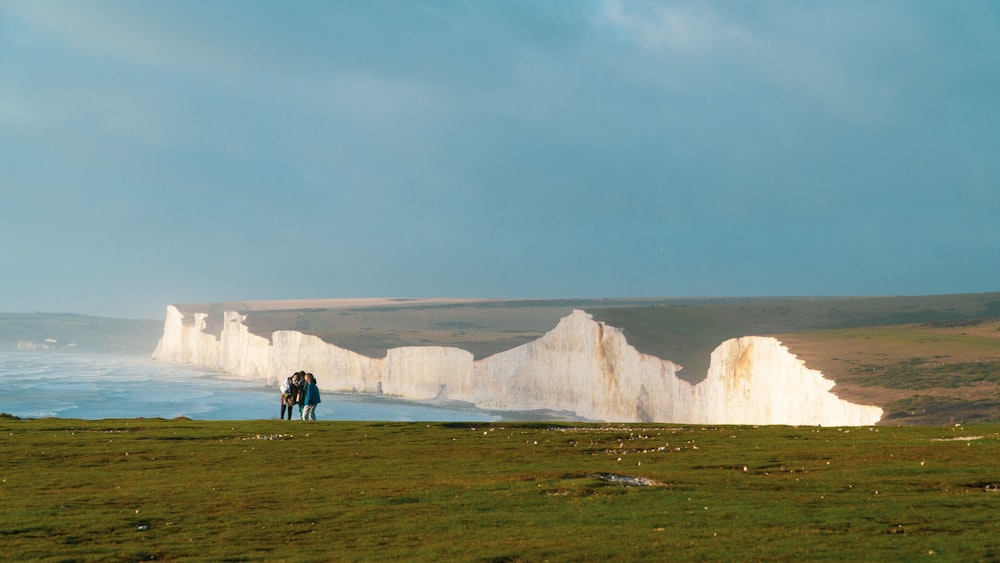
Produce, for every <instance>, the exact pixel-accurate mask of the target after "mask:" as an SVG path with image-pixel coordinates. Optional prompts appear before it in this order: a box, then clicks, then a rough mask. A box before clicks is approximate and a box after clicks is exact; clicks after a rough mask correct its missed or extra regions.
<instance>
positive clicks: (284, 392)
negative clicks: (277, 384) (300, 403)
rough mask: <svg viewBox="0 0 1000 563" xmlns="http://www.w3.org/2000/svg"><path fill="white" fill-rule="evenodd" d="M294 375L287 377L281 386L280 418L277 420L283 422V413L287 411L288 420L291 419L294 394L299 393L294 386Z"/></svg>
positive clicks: (296, 386) (297, 388)
mask: <svg viewBox="0 0 1000 563" xmlns="http://www.w3.org/2000/svg"><path fill="white" fill-rule="evenodd" d="M297 375H298V374H296V375H289V376H288V379H286V380H285V381H284V382H283V383H282V384H281V416H279V417H278V420H285V411H286V410H287V411H288V420H291V419H292V407H293V406H295V394H296V393H298V392H299V387H298V385H296V384H295V381H294V380H295V378H296V377H297Z"/></svg>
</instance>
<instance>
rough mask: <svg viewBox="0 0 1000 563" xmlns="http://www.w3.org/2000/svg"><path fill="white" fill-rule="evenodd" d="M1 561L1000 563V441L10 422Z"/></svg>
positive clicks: (740, 431)
mask: <svg viewBox="0 0 1000 563" xmlns="http://www.w3.org/2000/svg"><path fill="white" fill-rule="evenodd" d="M0 435H2V436H3V438H2V440H0V501H2V503H3V511H2V512H0V538H2V540H0V541H2V545H3V548H4V558H6V559H9V560H43V561H116V560H117V561H139V560H156V561H175V560H186V559H198V560H215V561H252V560H313V561H318V560H339V561H372V560H379V561H388V560H398V561H439V560H451V561H642V560H649V561H664V560H706V559H707V560H719V559H726V560H737V559H739V560H762V559H763V560H802V559H828V560H838V561H840V560H845V561H849V560H855V561H857V560H866V561H888V560H892V561H900V560H915V559H921V558H924V557H935V558H943V559H945V560H952V561H995V560H997V559H998V558H1000V534H998V533H997V532H998V531H1000V529H998V528H1000V524H998V523H997V520H996V518H995V514H996V511H997V510H998V509H1000V492H998V491H1000V466H997V464H996V460H997V459H998V457H1000V425H996V424H990V425H971V426H959V427H956V426H918V427H871V428H820V427H784V426H769V427H749V426H676V425H650V424H569V423H560V424H547V423H539V424H528V423H518V424H498V423H493V424H466V423H450V424H433V423H432V424H428V423H376V422H316V423H302V422H298V421H296V422H291V421H285V422H281V421H238V422H218V421H213V422H202V421H191V420H185V419H179V420H158V419H157V420H150V419H134V420H100V421H80V420H58V419H44V420H18V419H14V418H12V417H0Z"/></svg>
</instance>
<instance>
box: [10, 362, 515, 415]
mask: <svg viewBox="0 0 1000 563" xmlns="http://www.w3.org/2000/svg"><path fill="white" fill-rule="evenodd" d="M322 399H323V402H322V403H320V405H319V407H318V408H317V409H316V418H317V419H318V420H385V421H428V422H430V421H438V422H449V421H469V422H476V421H490V420H499V419H500V417H499V416H496V415H495V414H492V413H488V412H486V411H481V410H478V409H474V408H463V407H460V406H455V407H442V406H436V405H426V404H421V403H413V402H406V401H398V400H392V399H388V398H381V397H365V396H361V395H355V394H343V393H332V392H323V393H322ZM279 411H280V403H279V392H278V389H277V388H276V387H267V386H266V385H263V384H261V383H255V382H252V381H246V380H242V379H234V378H227V377H225V376H224V375H221V374H219V373H216V372H212V371H209V370H204V369H200V368H196V367H190V366H180V365H172V364H164V363H160V362H154V361H153V360H151V359H148V358H145V357H141V356H114V355H103V354H87V353H69V352H27V351H11V352H0V413H8V414H12V415H15V416H18V417H21V418H44V417H57V418H80V419H88V420H96V419H102V418H138V417H145V418H157V417H158V418H175V417H180V416H184V417H188V418H191V419H195V420H256V419H277V418H278V415H279ZM296 414H298V410H297V409H296Z"/></svg>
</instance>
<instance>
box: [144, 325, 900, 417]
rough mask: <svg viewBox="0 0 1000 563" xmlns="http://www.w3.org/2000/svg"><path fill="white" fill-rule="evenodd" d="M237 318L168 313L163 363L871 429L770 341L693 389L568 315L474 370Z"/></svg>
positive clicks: (874, 410) (336, 386)
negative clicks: (358, 348) (258, 328)
mask: <svg viewBox="0 0 1000 563" xmlns="http://www.w3.org/2000/svg"><path fill="white" fill-rule="evenodd" d="M244 320H245V317H243V316H242V315H240V314H239V313H235V312H230V313H226V314H225V319H224V324H223V328H222V331H221V335H220V336H219V337H218V338H216V337H215V336H213V335H211V334H208V333H206V332H205V326H206V317H205V315H204V314H202V313H196V314H194V315H191V316H188V317H186V316H185V315H183V314H182V313H181V312H180V311H179V310H178V309H176V308H175V307H172V306H171V307H168V310H167V319H166V322H165V324H164V331H163V337H162V338H161V339H160V343H159V345H158V346H157V348H156V351H155V352H154V355H153V356H154V358H155V359H157V360H161V361H168V362H179V363H188V364H195V365H199V366H204V367H208V368H211V369H216V370H220V371H224V372H227V373H230V374H232V375H236V376H240V377H246V378H251V379H257V380H262V381H264V382H266V383H267V384H270V385H275V384H277V382H278V381H279V380H280V379H283V378H285V377H287V376H288V375H289V374H291V373H293V372H295V371H298V370H306V371H310V372H312V373H315V374H316V376H317V379H318V380H319V385H320V387H321V388H323V389H325V390H331V391H354V392H359V393H368V394H386V395H393V396H398V397H402V398H408V399H414V400H431V399H448V400H456V401H464V402H468V403H472V404H475V405H476V406H477V407H480V408H484V409H491V410H519V411H520V410H542V409H544V410H551V411H569V412H572V413H574V414H575V415H576V416H579V417H582V418H586V419H591V420H604V421H621V422H626V421H636V422H639V421H647V422H654V421H655V422H675V423H693V424H820V425H828V426H838V425H868V424H874V423H875V422H877V421H878V420H879V419H880V418H881V416H882V410H881V409H880V408H878V407H872V406H864V405H856V404H853V403H850V402H847V401H844V400H841V399H839V398H838V397H837V396H836V395H834V394H833V393H831V391H830V389H831V388H832V387H833V385H834V383H833V382H832V381H830V380H828V379H826V378H825V377H823V375H822V374H821V373H819V372H817V371H815V370H811V369H808V368H807V367H806V366H805V365H804V364H803V363H802V362H801V361H800V360H798V359H797V358H796V357H795V356H794V355H792V354H791V353H789V352H788V350H787V349H786V348H785V347H784V346H782V345H781V343H780V342H779V341H777V340H776V339H774V338H765V337H755V336H748V337H743V338H739V339H733V340H728V341H726V342H723V343H722V344H721V345H720V346H719V347H718V348H717V349H716V350H715V351H714V352H713V353H712V363H711V365H710V367H709V371H708V374H707V377H706V378H705V379H704V380H703V381H701V382H700V383H698V384H691V383H688V382H686V381H684V380H683V379H680V378H678V377H677V375H676V374H677V371H678V370H679V369H680V366H678V365H676V364H674V363H673V362H671V361H669V360H664V359H661V358H657V357H654V356H650V355H646V354H642V353H640V352H638V351H637V350H636V349H635V348H634V347H632V346H631V345H629V344H628V342H627V341H626V339H625V336H624V334H623V333H622V331H621V330H619V329H617V328H614V327H611V326H608V325H606V324H604V323H601V322H597V321H594V320H593V318H592V317H591V316H590V315H589V314H587V313H585V312H583V311H574V312H573V313H572V314H570V315H568V316H567V317H565V318H563V319H562V320H561V321H560V322H559V324H558V325H557V326H556V327H555V328H554V329H552V330H551V331H549V332H548V333H546V334H545V335H544V336H542V337H541V338H539V339H538V340H535V341H532V342H529V343H527V344H524V345H521V346H518V347H516V348H513V349H511V350H507V351H505V352H501V353H498V354H495V355H492V356H489V357H487V358H483V359H481V360H475V359H474V358H473V355H472V354H471V353H469V352H467V351H465V350H461V349H458V348H448V347H440V346H420V347H416V346H410V347H401V348H393V349H390V350H389V351H388V353H387V354H386V357H385V358H369V357H367V356H363V355H360V354H357V353H354V352H351V351H349V350H346V349H343V348H340V347H338V346H336V345H334V344H330V343H327V342H324V341H322V340H320V339H319V338H316V337H314V336H309V335H305V334H302V333H299V332H295V331H276V332H274V333H273V334H272V335H271V339H270V341H269V340H268V339H266V338H263V337H260V336H256V335H254V334H251V333H250V332H249V331H248V330H247V327H246V326H245V325H244V324H243V322H244Z"/></svg>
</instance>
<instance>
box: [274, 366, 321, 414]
mask: <svg viewBox="0 0 1000 563" xmlns="http://www.w3.org/2000/svg"><path fill="white" fill-rule="evenodd" d="M319 403H320V400H319V388H318V387H316V378H315V377H314V376H313V374H311V373H306V372H304V371H297V372H295V373H294V374H292V375H290V376H289V377H288V379H286V380H285V381H284V382H283V383H282V384H281V417H279V419H278V420H284V419H285V411H286V410H287V411H288V420H291V419H292V407H294V406H295V405H298V406H299V419H301V420H316V405H318V404H319Z"/></svg>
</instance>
